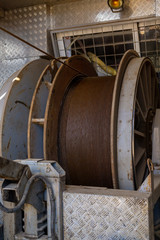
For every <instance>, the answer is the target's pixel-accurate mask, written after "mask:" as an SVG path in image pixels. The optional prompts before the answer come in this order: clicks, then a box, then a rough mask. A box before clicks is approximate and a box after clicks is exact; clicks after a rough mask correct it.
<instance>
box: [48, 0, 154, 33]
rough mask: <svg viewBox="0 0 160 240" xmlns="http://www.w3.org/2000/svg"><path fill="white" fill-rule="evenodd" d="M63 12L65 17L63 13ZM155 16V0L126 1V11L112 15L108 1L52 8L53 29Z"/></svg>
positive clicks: (82, 1) (92, 0)
mask: <svg viewBox="0 0 160 240" xmlns="http://www.w3.org/2000/svg"><path fill="white" fill-rule="evenodd" d="M62 12H63V16H62V14H61V13H62ZM153 15H155V0H144V1H141V0H134V1H133V0H128V1H125V5H124V11H123V12H120V13H112V11H111V10H110V8H109V7H108V5H107V1H106V0H80V1H77V2H73V3H72V2H71V3H63V4H59V5H55V6H52V7H51V28H52V29H54V28H63V27H71V26H73V25H74V26H75V25H84V24H92V23H100V22H105V21H110V20H119V19H126V18H131V19H132V18H137V17H145V16H153Z"/></svg>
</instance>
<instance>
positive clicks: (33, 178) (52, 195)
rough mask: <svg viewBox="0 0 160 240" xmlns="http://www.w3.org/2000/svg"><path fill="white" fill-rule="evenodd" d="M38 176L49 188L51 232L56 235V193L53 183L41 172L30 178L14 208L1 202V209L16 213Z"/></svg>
mask: <svg viewBox="0 0 160 240" xmlns="http://www.w3.org/2000/svg"><path fill="white" fill-rule="evenodd" d="M37 178H38V179H40V180H42V181H43V182H44V183H45V184H46V186H47V189H48V193H49V199H50V204H51V234H52V236H54V235H55V233H54V228H53V227H54V218H53V215H54V200H55V198H54V193H53V189H52V185H51V183H50V181H48V179H47V178H46V177H44V176H43V175H41V174H35V175H33V176H32V177H31V178H30V179H29V180H28V182H27V184H26V187H25V190H24V193H23V196H22V198H21V200H20V201H19V203H18V204H17V205H16V206H15V207H14V208H6V207H5V206H4V205H3V204H2V203H1V202H0V210H2V211H3V212H6V213H15V212H16V211H18V210H20V209H21V208H22V206H23V205H24V203H25V201H26V197H27V195H28V192H29V188H30V186H31V184H32V182H33V181H34V180H35V179H37Z"/></svg>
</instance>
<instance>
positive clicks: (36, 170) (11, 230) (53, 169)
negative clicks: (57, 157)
mask: <svg viewBox="0 0 160 240" xmlns="http://www.w3.org/2000/svg"><path fill="white" fill-rule="evenodd" d="M15 162H18V163H21V164H25V165H28V166H29V168H30V170H31V173H32V175H34V174H41V175H43V176H44V177H46V178H47V179H48V180H49V181H50V183H51V185H52V188H53V192H54V197H55V199H54V201H55V207H54V211H55V212H53V210H52V211H51V205H50V200H49V193H48V190H47V192H46V191H45V192H43V197H44V201H45V202H46V210H45V211H44V209H42V211H41V212H40V211H38V210H37V209H36V208H35V206H33V205H32V204H31V202H32V201H33V203H36V200H35V197H37V196H36V194H35V193H37V192H40V190H43V188H42V187H41V186H40V187H39V188H40V189H39V190H37V188H38V186H39V184H40V182H38V184H37V185H36V183H35V185H33V186H32V187H31V190H30V191H29V194H30V195H32V196H31V198H30V201H31V202H29V203H28V201H27V202H26V203H25V204H24V209H23V210H24V226H22V225H23V224H22V222H23V220H22V216H21V211H20V212H18V213H17V212H16V213H12V214H8V213H4V239H10V240H12V239H17V240H22V239H23V240H24V239H25V240H26V239H30V238H36V239H41V240H42V239H54V238H58V239H63V218H62V209H63V208H62V192H63V187H64V181H65V172H64V170H63V169H62V168H61V167H60V166H59V164H58V163H57V162H55V161H44V160H41V159H27V160H15ZM24 187H25V186H24ZM6 188H7V190H8V187H7V186H5V187H4V188H3V189H2V190H3V191H5V190H6ZM16 190H17V186H16V184H13V185H11V184H10V191H16ZM45 193H46V194H45ZM5 205H6V206H7V207H9V208H11V207H13V205H14V206H15V203H12V202H6V201H5ZM17 214H18V216H17ZM53 214H54V226H53V228H54V233H55V236H53V235H52V232H51V215H53ZM17 219H18V220H19V223H17ZM8 222H9V224H8ZM11 226H12V227H11ZM17 226H18V228H17ZM45 227H47V233H44V231H43V230H44V228H45ZM22 228H23V231H22Z"/></svg>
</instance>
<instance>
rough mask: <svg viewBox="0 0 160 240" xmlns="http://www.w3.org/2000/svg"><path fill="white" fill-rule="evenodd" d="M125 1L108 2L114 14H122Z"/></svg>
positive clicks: (114, 0)
mask: <svg viewBox="0 0 160 240" xmlns="http://www.w3.org/2000/svg"><path fill="white" fill-rule="evenodd" d="M123 4H124V0H108V5H109V7H110V8H111V10H112V12H114V13H116V12H121V11H122V10H123Z"/></svg>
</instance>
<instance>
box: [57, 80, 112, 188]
mask: <svg viewBox="0 0 160 240" xmlns="http://www.w3.org/2000/svg"><path fill="white" fill-rule="evenodd" d="M114 80H115V77H101V78H99V77H88V78H83V79H82V80H79V81H78V82H77V83H76V84H73V85H72V86H71V88H70V89H69V91H68V93H67V96H66V98H65V100H64V104H63V107H62V114H61V116H60V122H59V135H58V150H59V162H60V165H61V166H62V167H64V169H65V170H66V173H67V184H76V185H88V186H101V187H113V184H112V175H111V161H110V113H111V105H112V93H113V87H114Z"/></svg>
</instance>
